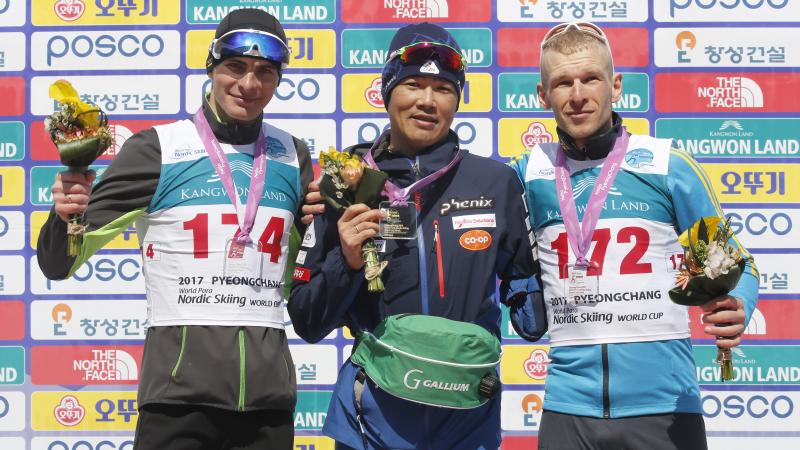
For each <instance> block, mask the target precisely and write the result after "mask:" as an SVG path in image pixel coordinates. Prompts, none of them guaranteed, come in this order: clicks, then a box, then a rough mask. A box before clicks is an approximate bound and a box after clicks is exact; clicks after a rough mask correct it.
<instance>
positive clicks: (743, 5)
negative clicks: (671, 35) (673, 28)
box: [669, 0, 789, 17]
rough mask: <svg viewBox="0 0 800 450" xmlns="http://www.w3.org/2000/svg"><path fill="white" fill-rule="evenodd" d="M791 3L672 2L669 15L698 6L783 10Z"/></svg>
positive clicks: (759, 0)
mask: <svg viewBox="0 0 800 450" xmlns="http://www.w3.org/2000/svg"><path fill="white" fill-rule="evenodd" d="M788 3H789V0H728V1H727V2H725V1H723V0H670V2H669V15H670V17H675V11H676V10H680V9H687V8H690V7H692V6H696V7H698V8H700V9H706V10H708V9H714V8H717V7H719V8H724V9H737V8H745V9H761V8H771V9H782V8H784V7H785V6H786V5H787V4H788Z"/></svg>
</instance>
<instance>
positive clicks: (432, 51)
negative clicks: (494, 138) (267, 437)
mask: <svg viewBox="0 0 800 450" xmlns="http://www.w3.org/2000/svg"><path fill="white" fill-rule="evenodd" d="M464 69H465V63H464V60H463V57H462V54H461V51H460V48H459V46H458V43H457V42H456V41H455V40H454V39H453V37H452V36H451V35H450V34H449V33H448V32H447V31H445V30H444V29H443V28H441V27H439V26H437V25H433V24H429V23H422V24H414V25H409V26H406V27H403V28H401V29H400V30H399V31H398V32H397V34H396V35H395V36H394V38H393V39H392V42H391V45H390V48H389V56H388V59H387V63H386V66H385V67H384V69H383V74H382V80H383V84H382V94H383V98H384V103H385V105H386V108H387V110H388V113H389V118H390V124H391V129H390V130H389V131H388V132H387V133H385V134H384V135H382V136H381V137H380V138H379V139H378V140H377V141H376V142H375V143H367V144H363V145H359V146H356V147H355V148H352V149H350V151H351V152H355V153H357V154H359V155H367V154H369V155H370V156H371V158H373V159H374V161H375V163H376V164H377V167H378V168H379V169H380V170H382V171H384V172H385V173H387V174H388V181H389V182H390V183H392V184H393V185H394V186H395V187H396V188H397V190H398V191H399V192H402V198H400V200H405V201H406V202H407V205H408V207H410V208H411V211H412V215H415V216H416V236H415V237H413V238H412V239H385V238H382V237H379V236H378V231H379V225H378V220H379V216H380V212H379V210H378V209H370V208H368V207H367V206H365V205H363V204H357V205H354V206H351V207H349V208H347V209H346V210H345V211H344V212H343V213H341V214H340V213H338V212H336V211H333V208H326V210H325V212H324V213H323V214H322V215H319V216H317V217H315V219H314V222H313V224H312V226H310V227H309V229H308V231H307V232H306V236H305V238H304V240H303V244H302V247H301V249H300V253H299V256H298V261H297V263H298V265H297V267H296V269H295V271H294V285H293V288H292V294H291V298H290V300H289V305H288V308H289V314H290V316H291V319H292V322H293V324H294V327H295V330H296V331H297V333H298V334H299V335H300V336H301V337H303V338H304V339H305V340H307V341H309V342H316V341H319V340H320V339H322V338H323V337H324V336H325V335H327V334H328V333H329V332H331V331H332V330H333V329H335V328H337V327H340V326H342V325H346V326H347V327H348V328H349V329H350V330H352V331H353V332H354V333H355V334H358V332H360V331H373V330H375V328H376V326H378V324H379V323H381V322H382V321H383V320H384V319H386V318H387V317H389V316H393V315H397V314H403V313H416V314H424V315H431V316H439V317H444V318H447V319H452V320H456V321H461V322H470V323H474V324H478V325H480V326H482V327H483V328H485V329H486V330H488V331H489V332H491V333H492V334H493V335H494V336H499V335H500V330H499V324H500V305H499V303H500V301H502V302H504V303H507V304H511V305H513V313H512V315H513V316H514V317H515V318H517V317H520V312H521V311H523V310H524V308H522V307H521V306H522V305H526V304H528V305H530V303H531V301H530V300H529V299H528V297H529V295H528V293H529V292H533V295H540V294H539V292H538V284H537V283H536V278H535V277H534V275H535V265H534V264H535V262H534V256H533V252H532V235H530V227H529V225H528V224H527V212H526V211H527V210H526V207H525V201H524V192H523V189H522V186H521V184H520V182H519V179H518V178H517V176H516V175H515V174H514V172H513V170H511V169H510V168H508V167H507V166H505V165H503V164H500V163H498V162H496V161H493V160H490V159H487V158H482V157H479V156H474V155H472V154H470V153H468V152H466V151H465V150H464V149H461V148H459V143H458V137H457V136H456V134H455V133H454V132H453V131H452V130H451V129H450V126H451V124H452V121H453V117H454V115H455V112H456V110H457V108H458V103H459V100H460V96H461V91H462V89H463V86H464V81H465V75H464ZM367 159H370V158H369V157H367ZM369 238H375V239H376V240H377V243H378V249H379V255H380V259H381V260H383V261H386V262H388V266H387V268H386V270H385V272H384V273H383V282H384V284H385V291H383V292H380V293H370V292H369V291H368V289H367V283H366V282H365V280H364V273H363V266H364V263H363V262H362V258H361V247H362V244H363V243H364V241H365V240H366V239H369ZM497 277H499V278H500V279H501V286H500V292H501V294H500V298H499V299H498V298H497V294H496V291H497ZM523 315H524V314H523ZM518 322H519V323H516V326H518V328H519V329H520V331H521V332H522V333H523V334H524V331H525V329H526V325H525V324H524V321H518ZM543 327H544V322H541V323H540V324H539V328H543ZM527 328H534V327H532V326H527ZM356 345H358V344H356ZM362 345H363V344H362ZM362 389H363V391H362ZM323 433H324V434H326V435H327V436H330V437H332V438H333V439H335V440H336V441H337V448H343V449H348V448H358V449H373V448H375V449H384V448H385V449H496V448H498V447H499V445H500V396H499V395H495V396H494V397H493V398H491V399H490V400H488V401H486V402H485V403H483V404H482V405H481V406H478V407H475V408H471V409H452V408H445V407H438V406H431V405H426V404H421V403H414V402H411V401H408V400H403V399H401V398H398V397H394V396H392V395H390V394H388V393H387V392H386V391H384V390H381V389H377V388H376V385H375V384H374V383H373V381H372V380H370V379H369V378H368V377H366V378H365V377H364V376H363V372H362V370H361V368H360V367H359V366H357V365H355V364H354V363H353V362H352V361H350V360H348V361H347V362H346V363H345V364H344V366H343V367H342V369H341V371H340V372H339V378H338V381H337V384H336V389H335V392H334V395H333V399H332V401H331V405H330V407H329V410H328V416H327V420H326V422H325V427H324V428H323Z"/></svg>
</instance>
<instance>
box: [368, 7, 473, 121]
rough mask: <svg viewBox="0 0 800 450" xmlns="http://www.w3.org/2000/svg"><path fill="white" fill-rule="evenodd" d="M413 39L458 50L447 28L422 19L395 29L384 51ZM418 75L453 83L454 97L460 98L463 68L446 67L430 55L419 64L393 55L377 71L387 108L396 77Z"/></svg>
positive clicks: (463, 77) (411, 41)
mask: <svg viewBox="0 0 800 450" xmlns="http://www.w3.org/2000/svg"><path fill="white" fill-rule="evenodd" d="M417 42H433V43H437V44H444V45H447V46H449V47H452V48H454V49H456V50H458V52H459V53H461V47H460V46H459V45H458V42H456V40H455V38H453V35H451V34H450V33H449V32H448V31H447V30H445V29H444V28H442V27H440V26H439V25H435V24H432V23H428V22H422V23H417V24H411V25H406V26H404V27H403V28H400V29H399V30H397V33H395V35H394V37H393V38H392V42H391V44H389V53H387V55H391V54H392V53H393V52H395V51H396V50H398V49H400V48H403V47H406V46H409V45H411V44H416V43H417ZM418 75H425V76H435V77H438V78H441V79H443V80H446V81H449V82H451V83H453V85H454V86H455V87H456V92H457V93H458V100H459V102H460V101H461V91H462V90H463V89H464V80H465V75H464V70H463V69H462V70H458V71H453V70H450V69H448V68H446V67H444V66H443V65H442V64H441V63H440V62H439V61H438V60H436V59H431V60H429V61H426V62H424V63H422V64H404V63H403V62H402V61H401V60H400V58H394V59H391V60H390V61H387V62H386V65H385V66H383V73H382V74H381V95H382V96H383V105H384V107H386V108H387V109H388V108H389V97H390V96H391V95H392V89H394V88H395V86H397V84H398V83H399V82H400V81H402V80H403V79H405V78H408V77H413V76H418ZM457 105H458V103H456V108H458V106H457Z"/></svg>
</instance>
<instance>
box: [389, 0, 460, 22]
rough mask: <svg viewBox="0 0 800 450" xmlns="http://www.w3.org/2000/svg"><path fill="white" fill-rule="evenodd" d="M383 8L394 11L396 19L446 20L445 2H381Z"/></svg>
mask: <svg viewBox="0 0 800 450" xmlns="http://www.w3.org/2000/svg"><path fill="white" fill-rule="evenodd" d="M383 7H384V8H387V9H389V8H390V9H393V10H394V17H395V18H396V19H424V18H430V19H433V18H447V17H448V16H449V15H450V7H449V5H448V4H447V0H383Z"/></svg>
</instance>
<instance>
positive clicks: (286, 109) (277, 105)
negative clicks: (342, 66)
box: [186, 73, 336, 123]
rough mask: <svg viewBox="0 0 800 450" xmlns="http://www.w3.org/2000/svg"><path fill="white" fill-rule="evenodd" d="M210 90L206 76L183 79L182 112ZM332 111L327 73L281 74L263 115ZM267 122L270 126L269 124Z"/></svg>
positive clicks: (333, 100) (333, 98) (332, 83)
mask: <svg viewBox="0 0 800 450" xmlns="http://www.w3.org/2000/svg"><path fill="white" fill-rule="evenodd" d="M210 90H211V80H210V79H209V78H208V76H206V75H189V76H188V77H186V112H187V113H190V114H193V113H194V112H195V111H197V109H198V108H200V104H201V101H202V99H203V96H202V93H204V92H209V91H210ZM335 110H336V77H335V76H334V75H330V74H316V75H312V74H290V73H284V74H283V79H281V84H279V85H278V88H277V89H276V90H275V95H274V96H273V97H272V100H270V102H269V103H268V104H267V107H266V108H264V114H273V113H274V114H330V113H332V112H334V111H335ZM270 123H272V122H271V121H270Z"/></svg>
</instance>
